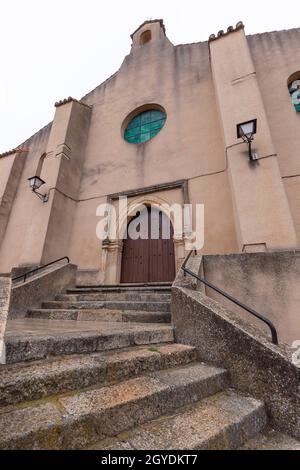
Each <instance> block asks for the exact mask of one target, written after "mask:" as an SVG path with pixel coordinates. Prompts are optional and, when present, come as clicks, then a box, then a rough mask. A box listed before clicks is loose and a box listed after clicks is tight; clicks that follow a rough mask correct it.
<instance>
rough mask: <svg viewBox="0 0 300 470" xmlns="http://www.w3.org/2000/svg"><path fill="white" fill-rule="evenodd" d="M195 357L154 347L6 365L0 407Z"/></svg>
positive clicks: (172, 347)
mask: <svg viewBox="0 0 300 470" xmlns="http://www.w3.org/2000/svg"><path fill="white" fill-rule="evenodd" d="M196 358H197V354H196V350H195V348H193V347H190V346H185V345H181V344H157V345H155V346H150V345H149V346H146V347H145V346H135V347H132V348H128V349H122V350H117V351H108V352H101V353H95V354H88V355H73V356H62V357H58V358H52V359H48V360H44V361H36V362H27V363H26V362H25V363H20V364H11V365H6V366H3V367H1V368H0V406H1V407H3V406H6V405H11V404H16V403H20V402H22V401H29V400H38V399H41V398H44V397H47V396H50V395H57V394H59V393H64V392H69V391H73V390H76V389H77V390H78V389H83V388H86V387H91V386H95V385H97V384H101V385H105V384H108V383H111V382H116V381H121V380H125V379H129V378H131V377H135V376H138V375H141V374H143V373H145V372H152V371H156V370H160V369H165V368H168V367H174V366H178V365H184V364H188V363H191V362H194V361H195V360H196Z"/></svg>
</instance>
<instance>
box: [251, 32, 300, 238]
mask: <svg viewBox="0 0 300 470" xmlns="http://www.w3.org/2000/svg"><path fill="white" fill-rule="evenodd" d="M247 40H248V45H249V48H250V52H251V56H252V59H253V62H254V66H255V71H256V76H257V80H258V82H259V87H260V90H261V95H262V100H263V103H264V106H265V109H266V114H267V118H268V124H269V127H270V130H271V133H272V139H273V142H274V145H275V147H276V152H277V154H278V162H279V167H280V173H281V176H282V178H283V181H284V186H285V189H286V192H287V195H288V200H289V205H290V208H291V211H292V214H293V219H294V223H295V227H296V230H297V236H298V239H300V210H299V202H300V201H299V187H300V176H299V175H300V159H299V147H300V132H299V126H300V114H299V113H298V114H297V113H296V112H295V109H294V107H293V106H292V104H291V98H290V94H289V91H288V87H287V81H288V78H289V77H290V76H291V75H292V74H293V73H294V72H296V71H298V70H300V49H299V42H300V29H299V28H298V29H291V30H286V31H275V32H272V33H264V34H256V35H253V36H248V38H247Z"/></svg>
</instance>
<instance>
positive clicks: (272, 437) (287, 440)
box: [239, 428, 300, 450]
mask: <svg viewBox="0 0 300 470" xmlns="http://www.w3.org/2000/svg"><path fill="white" fill-rule="evenodd" d="M239 450H300V441H299V440H297V439H294V438H293V437H291V436H288V435H287V434H283V433H281V432H279V431H276V430H274V429H272V428H267V429H265V430H264V431H263V432H261V433H259V434H257V435H256V436H255V437H253V438H252V439H250V440H249V441H247V442H246V443H245V444H244V445H243V446H242V447H241V448H240V449H239Z"/></svg>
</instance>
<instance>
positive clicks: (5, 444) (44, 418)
mask: <svg viewBox="0 0 300 470" xmlns="http://www.w3.org/2000/svg"><path fill="white" fill-rule="evenodd" d="M227 386H228V374H227V372H226V371H225V370H223V369H217V368H214V367H210V366H206V365H204V364H200V363H196V364H191V365H186V366H180V367H176V368H173V369H167V370H162V371H156V372H151V373H148V374H146V375H144V376H141V377H137V378H131V379H129V380H125V381H123V382H120V383H117V384H114V385H109V386H106V387H101V388H96V389H90V390H85V391H82V392H76V393H68V394H66V395H61V396H60V395H58V396H56V397H54V398H51V399H45V400H44V401H38V402H31V403H27V404H25V405H23V406H22V407H16V408H12V407H6V408H2V409H1V410H0V449H28V450H29V449H81V448H86V447H88V446H91V445H93V444H95V443H97V442H99V441H100V440H103V439H105V438H108V437H113V436H115V435H118V434H119V433H121V432H123V431H125V430H129V429H131V428H133V427H135V426H139V425H142V424H144V423H146V422H147V421H149V420H151V419H155V418H158V417H159V416H161V415H163V414H165V413H170V412H172V411H173V410H175V409H176V408H178V407H182V406H185V405H188V404H190V403H193V402H197V401H199V400H201V399H203V398H205V397H208V396H210V395H214V394H216V393H218V392H220V391H223V390H224V389H225V388H226V387H227ZM231 412H233V410H231Z"/></svg>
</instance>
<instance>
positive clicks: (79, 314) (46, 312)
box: [26, 308, 171, 323]
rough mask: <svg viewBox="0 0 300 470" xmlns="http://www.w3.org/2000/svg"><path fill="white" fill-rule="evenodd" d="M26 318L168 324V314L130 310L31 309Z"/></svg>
mask: <svg viewBox="0 0 300 470" xmlns="http://www.w3.org/2000/svg"><path fill="white" fill-rule="evenodd" d="M26 317H27V318H43V319H48V320H78V321H109V322H111V321H112V322H134V323H170V321H171V314H170V313H169V312H143V311H142V312H139V311H130V310H110V309H106V308H101V309H98V310H97V309H83V310H76V309H70V310H65V309H58V310H53V309H45V308H44V309H31V310H28V312H27V315H26Z"/></svg>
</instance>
